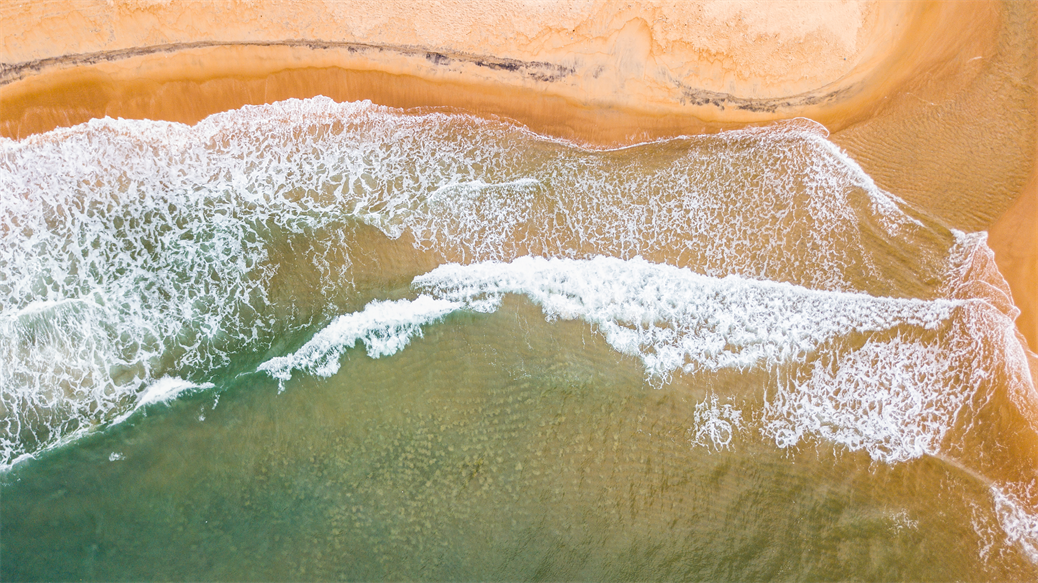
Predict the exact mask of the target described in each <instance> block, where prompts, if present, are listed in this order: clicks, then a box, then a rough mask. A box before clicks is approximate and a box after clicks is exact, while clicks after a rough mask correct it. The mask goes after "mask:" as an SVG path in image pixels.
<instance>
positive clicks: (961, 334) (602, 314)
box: [260, 257, 1038, 558]
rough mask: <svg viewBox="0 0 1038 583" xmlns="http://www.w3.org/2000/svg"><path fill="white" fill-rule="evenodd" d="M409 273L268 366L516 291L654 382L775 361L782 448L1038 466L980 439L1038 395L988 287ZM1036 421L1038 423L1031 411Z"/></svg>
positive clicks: (711, 437) (636, 272) (475, 268)
mask: <svg viewBox="0 0 1038 583" xmlns="http://www.w3.org/2000/svg"><path fill="white" fill-rule="evenodd" d="M412 288H413V289H414V290H415V291H416V292H419V294H420V295H418V297H417V299H415V300H413V301H408V300H399V301H397V302H394V303H392V304H388V303H381V302H373V303H372V304H369V306H368V307H367V308H366V309H365V310H364V311H362V312H358V313H355V314H349V315H346V316H342V317H340V318H339V319H337V320H336V321H335V323H333V325H332V326H329V327H328V328H325V329H324V330H322V331H321V332H319V333H318V334H317V335H316V336H315V337H314V340H312V341H311V342H309V343H307V344H306V345H305V346H304V347H303V349H301V350H300V351H299V352H297V353H295V354H290V355H287V356H284V357H278V358H276V359H272V360H270V361H268V362H267V363H264V364H263V365H261V366H260V370H264V371H267V372H268V373H270V374H271V376H273V377H275V378H277V379H279V380H280V381H281V382H282V383H283V382H284V381H287V380H290V379H291V378H292V373H293V371H307V372H309V373H311V374H317V375H320V376H331V375H332V374H335V372H337V371H338V363H337V360H338V359H339V358H340V357H341V356H342V355H343V354H344V352H345V351H346V350H347V349H349V348H352V347H353V346H354V345H355V344H356V343H357V342H359V341H362V342H364V343H365V344H366V345H367V346H368V354H369V356H372V357H375V358H378V357H381V356H389V355H392V354H395V353H396V352H397V351H399V350H402V349H403V348H404V347H406V346H407V344H408V343H409V342H410V339H411V338H412V337H415V336H420V335H421V327H422V326H425V325H429V324H432V323H435V322H437V321H440V320H442V319H443V317H444V316H445V315H447V314H449V313H451V312H454V311H459V310H468V311H472V312H481V313H486V312H492V311H495V310H497V309H498V308H499V307H500V306H501V305H502V300H503V298H504V296H505V295H507V294H516V295H523V296H525V297H527V298H528V299H530V300H531V301H532V302H534V303H535V304H536V305H538V306H540V308H541V310H542V311H543V312H544V314H545V317H546V318H547V319H548V320H549V321H551V320H555V319H563V320H572V319H580V320H582V321H584V322H587V323H589V324H591V325H592V326H593V327H594V329H595V330H596V331H597V332H598V333H600V334H601V335H602V336H603V337H604V338H605V340H606V342H607V343H608V344H609V345H610V346H612V347H613V348H614V349H615V350H616V351H617V352H619V353H621V354H625V355H629V356H634V357H637V358H638V359H640V360H641V362H642V364H643V365H644V368H645V371H646V376H647V380H648V381H649V382H651V383H653V384H655V385H656V386H660V385H661V384H662V383H664V382H667V380H668V379H669V378H670V375H671V374H672V373H675V372H680V373H682V374H701V373H710V372H716V371H718V370H722V369H736V370H753V369H757V370H765V371H768V372H770V373H771V377H772V381H771V384H770V386H768V387H766V388H765V394H764V395H763V401H764V404H763V407H762V409H761V411H760V412H759V414H758V415H757V419H758V423H759V432H760V434H761V435H762V436H763V437H764V438H765V439H767V440H770V441H772V442H774V443H775V445H776V446H778V447H779V448H796V447H799V446H800V445H801V444H804V443H805V442H807V441H809V440H821V441H824V442H828V443H833V444H837V445H839V446H841V447H843V448H845V449H846V450H848V451H864V452H866V453H868V455H869V456H870V457H871V458H872V459H873V460H875V461H877V462H883V463H887V464H896V463H901V462H906V461H909V460H912V459H916V458H920V457H922V456H927V455H928V456H933V457H937V458H939V459H940V458H943V457H946V456H949V455H950V456H952V457H953V458H954V459H958V460H960V461H961V462H962V463H963V464H964V465H965V466H966V467H968V468H970V469H971V471H974V472H978V473H979V474H980V475H1007V474H1008V475H1013V476H1015V478H1016V479H1017V480H1018V481H1017V482H1016V483H1027V482H1028V480H1031V479H1035V478H1036V476H1035V473H1034V468H1033V467H1020V466H1016V467H1006V466H1005V465H1004V464H1002V463H1000V462H999V463H992V462H991V461H989V460H986V459H985V454H984V453H983V451H976V450H975V449H974V448H973V447H971V444H972V441H971V440H973V439H975V436H974V435H969V434H978V433H979V434H992V433H994V437H991V435H986V436H984V437H982V438H981V439H984V440H986V439H994V440H996V441H1002V440H1003V439H1005V438H1004V437H1003V436H1002V435H1001V434H999V433H998V432H999V431H1000V429H999V428H998V427H997V426H992V424H986V423H985V422H984V421H983V420H981V417H982V409H983V408H984V407H986V406H988V405H989V404H990V403H991V402H993V401H994V402H997V403H1000V404H999V405H997V406H998V407H1000V408H1002V409H1005V408H1006V407H1016V408H1018V409H1023V410H1025V411H1026V410H1027V409H1029V407H1028V403H1027V402H1023V403H1021V402H1020V399H1021V396H1022V395H1023V396H1024V397H1023V398H1025V399H1031V400H1033V395H1034V387H1033V385H1032V384H1031V379H1030V376H1029V371H1028V370H1027V369H1026V362H1024V361H1023V360H1022V359H1020V358H1015V357H1014V354H1013V352H1014V351H1015V350H1018V349H1019V345H1018V343H1017V342H1016V340H1015V338H1014V337H1013V335H1012V333H1011V331H1012V330H1013V321H1012V320H1011V319H1010V318H1009V317H1008V316H1007V315H1006V314H1004V313H1003V312H1002V311H1000V310H998V309H996V308H995V307H994V306H992V305H991V304H989V303H988V302H986V301H983V300H976V299H970V300H918V299H898V298H876V297H872V296H868V295H865V294H856V293H847V292H833V291H819V290H810V289H806V288H803V287H799V286H793V285H791V284H784V283H774V282H760V281H755V280H749V279H746V278H742V277H739V276H728V277H726V278H723V279H717V278H711V277H707V276H703V275H699V274H696V273H693V272H692V271H691V270H689V269H687V268H677V267H674V266H670V265H660V264H653V263H649V262H647V261H645V260H643V259H641V258H634V259H631V260H626V261H625V260H621V259H617V258H611V257H598V258H594V259H590V260H573V259H563V258H555V259H546V258H541V257H522V258H519V259H516V260H515V261H512V262H510V263H502V262H484V263H477V264H472V265H458V264H448V265H442V266H440V267H438V268H436V269H434V270H433V271H431V272H429V273H427V274H424V275H421V276H418V277H416V278H415V279H414V281H413V282H412ZM387 308H390V309H387ZM1017 356H1018V355H1017ZM332 361H335V362H334V364H332ZM1007 368H1008V375H1006V373H1007V370H1006V369H1007ZM1031 404H1032V405H1033V403H1031ZM693 419H694V421H693V423H692V426H691V427H690V429H689V437H690V442H691V443H692V444H693V445H699V446H704V447H709V448H713V449H725V448H728V447H730V445H731V441H732V438H733V435H734V433H735V432H736V431H740V430H742V429H743V428H744V426H743V411H740V410H738V409H735V408H733V406H732V405H731V404H730V403H729V404H724V405H719V404H718V403H717V398H716V396H714V397H713V399H712V400H708V401H703V402H702V403H700V404H699V405H697V406H696V408H695V411H694V412H693ZM995 425H997V424H995ZM1016 431H1019V429H1017V430H1016ZM1026 431H1028V432H1029V433H1030V434H1031V437H1032V438H1034V437H1035V436H1036V435H1038V427H1035V426H1034V424H1033V419H1032V420H1031V423H1030V425H1029V426H1028V427H1027V428H1026ZM1031 499H1032V500H1033V497H1032V498H1031ZM994 501H995V506H996V511H997V514H998V516H999V517H1000V518H999V521H1000V523H1001V524H1002V525H1003V529H1004V530H1005V532H1006V536H1007V537H1008V539H1009V540H1010V541H1011V542H1015V543H1018V544H1019V545H1020V546H1021V548H1023V549H1024V551H1025V554H1027V555H1028V556H1030V557H1032V558H1035V554H1034V549H1035V548H1038V546H1036V545H1038V536H1036V535H1035V532H1034V525H1035V524H1036V522H1035V521H1036V520H1038V514H1031V513H1028V512H1027V511H1026V510H1024V508H1025V507H1026V504H1025V503H1023V502H1021V501H1020V500H1017V499H1016V498H1009V497H1007V495H1005V494H1004V493H1001V491H998V492H996V495H995V496H994Z"/></svg>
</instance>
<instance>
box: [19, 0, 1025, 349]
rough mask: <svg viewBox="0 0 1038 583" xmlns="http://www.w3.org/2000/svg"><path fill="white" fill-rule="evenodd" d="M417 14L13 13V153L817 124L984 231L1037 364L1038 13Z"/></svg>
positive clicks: (986, 9) (676, 7) (374, 10)
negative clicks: (507, 126) (240, 131)
mask: <svg viewBox="0 0 1038 583" xmlns="http://www.w3.org/2000/svg"><path fill="white" fill-rule="evenodd" d="M415 10H416V9H413V8H412V7H411V6H410V5H409V4H407V3H403V2H359V1H357V2H329V3H323V2H316V1H309V2H283V3H278V4H276V5H274V6H273V7H272V6H270V5H268V4H266V3H263V4H260V3H253V2H238V3H231V2H226V3H216V4H210V3H204V2H199V3H168V2H146V1H141V2H113V3H106V2H91V1H67V0H65V1H55V2H36V3H18V2H5V3H3V4H2V5H0V21H2V22H4V25H3V28H4V34H3V48H2V57H0V60H2V65H0V105H2V107H0V135H4V136H7V137H13V138H21V137H25V136H26V135H30V134H33V133H39V132H43V131H48V130H50V129H53V128H54V127H60V126H70V125H74V124H77V123H81V122H83V121H87V120H88V119H91V118H93V117H102V116H104V115H109V116H112V117H126V118H150V119H165V120H171V121H180V122H184V123H194V122H197V121H198V120H200V119H202V118H204V117H205V116H207V115H210V114H212V113H215V112H218V111H224V110H228V109H233V108H237V107H241V106H242V105H245V104H250V103H251V104H258V103H270V102H273V101H278V100H282V99H287V98H290V97H300V98H302V97H311V96H314V95H319V94H321V95H327V96H329V97H332V98H333V99H336V100H356V99H370V100H372V101H374V102H376V103H380V104H384V105H389V106H394V107H401V108H428V107H445V108H459V109H462V110H465V111H468V112H474V113H477V114H481V115H487V116H501V117H505V118H509V119H513V120H515V121H517V122H519V123H522V124H525V125H527V126H529V127H530V128H531V129H533V130H535V131H538V132H542V133H546V134H550V135H556V136H559V137H563V138H567V139H571V140H575V141H579V142H584V143H591V144H598V145H616V144H624V143H632V142H635V141H639V140H645V139H651V138H655V137H661V136H668V135H676V134H691V133H704V132H713V131H718V130H721V129H726V128H733V127H739V126H743V125H746V124H755V123H766V122H769V121H773V120H777V119H784V118H790V117H797V116H804V117H810V118H812V119H815V120H817V121H820V122H822V123H823V124H825V125H826V126H827V127H828V128H829V129H830V131H832V132H833V134H832V137H831V139H832V140H833V141H834V142H835V143H837V144H838V145H840V146H841V147H843V148H845V149H846V150H847V151H848V152H849V153H850V154H851V155H852V156H853V157H854V158H855V160H857V161H858V162H859V163H860V164H861V165H862V166H863V168H864V169H865V171H866V172H867V173H868V174H869V175H870V176H872V177H873V178H874V179H875V180H876V182H877V184H879V185H880V186H881V187H883V188H885V189H887V190H889V191H891V192H893V193H895V194H897V195H898V196H901V197H902V198H905V199H906V200H908V201H910V202H912V203H913V204H915V205H917V206H919V207H921V208H923V209H926V210H927V211H929V212H931V213H933V214H934V215H936V216H937V217H939V218H941V219H942V220H944V221H945V222H947V223H948V224H950V225H952V226H955V227H957V228H960V229H964V230H982V229H988V230H989V231H990V234H991V237H990V241H991V246H992V248H993V249H994V250H995V251H996V260H997V261H998V265H999V268H1000V270H1001V272H1002V273H1003V275H1004V276H1005V278H1006V279H1007V281H1008V282H1009V284H1010V286H1011V288H1012V290H1013V294H1014V298H1015V301H1016V303H1017V305H1018V306H1019V307H1020V308H1021V312H1022V315H1021V317H1020V319H1019V320H1018V325H1019V327H1020V330H1021V332H1022V333H1023V334H1024V336H1025V337H1027V339H1028V341H1029V342H1030V344H1031V348H1032V349H1033V348H1034V347H1036V346H1038V309H1036V301H1038V297H1036V296H1038V294H1036V292H1035V281H1036V278H1035V272H1036V271H1038V268H1036V264H1038V241H1036V235H1035V232H1036V231H1038V217H1036V214H1035V213H1036V211H1035V203H1034V198H1035V188H1034V184H1035V182H1034V180H1035V179H1034V170H1033V169H1034V168H1035V160H1036V153H1035V149H1036V145H1035V144H1036V141H1035V140H1036V138H1035V136H1036V135H1038V122H1036V115H1038V101H1036V95H1038V90H1036V87H1038V81H1036V78H1038V74H1036V68H1038V64H1036V63H1038V59H1035V55H1034V47H1035V42H1036V39H1038V24H1036V23H1038V16H1036V15H1038V8H1036V7H1035V5H1034V4H1032V3H1027V2H1012V1H1008V2H1004V3H997V2H862V3H850V4H845V3H838V2H832V3H816V2H788V3H774V2H764V3H757V2H750V1H744V2H702V3H697V4H696V5H693V6H685V5H683V4H671V3H664V2H652V3H648V2H646V3H639V2H633V3H616V2H594V3H591V4H590V5H577V4H576V3H573V4H564V5H553V6H551V7H548V6H547V5H540V4H537V3H530V5H527V4H524V3H516V2H495V3H492V4H491V5H487V4H486V3H482V4H480V5H479V8H478V9H477V8H476V7H473V6H472V5H468V4H466V3H457V2H445V3H443V4H441V5H439V6H435V7H425V8H420V9H417V12H416V11H415ZM359 14H363V15H364V17H363V18H359V17H358V16H357V15H359ZM1029 177H1030V185H1031V186H1030V188H1029V190H1028V189H1026V188H1025V186H1026V185H1027V184H1028V180H1029ZM1024 192H1029V193H1030V194H1029V195H1028V196H1022V194H1021V193H1024ZM1028 201H1030V202H1028Z"/></svg>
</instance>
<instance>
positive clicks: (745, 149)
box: [0, 98, 955, 464]
mask: <svg viewBox="0 0 1038 583" xmlns="http://www.w3.org/2000/svg"><path fill="white" fill-rule="evenodd" d="M358 222H359V223H365V224H368V225H371V226H374V227H376V228H378V229H379V230H381V231H382V232H383V233H384V234H385V235H387V236H388V237H391V238H398V237H401V236H403V235H404V234H405V233H408V234H409V235H410V236H411V237H412V238H413V240H414V242H415V245H416V246H417V247H418V248H419V249H422V250H425V251H428V252H430V253H431V254H433V255H434V256H435V257H438V258H440V259H441V260H443V259H450V260H461V261H466V262H468V261H485V260H503V261H507V260H511V259H513V258H515V257H517V256H521V255H524V254H529V253H534V254H540V255H546V256H559V257H570V258H590V257H593V256H597V255H600V254H606V255H613V256H617V257H621V258H628V259H630V258H634V257H636V256H638V255H642V256H645V257H648V258H651V259H652V260H653V261H658V262H670V263H677V264H680V265H683V266H689V267H692V268H693V269H695V270H696V271H698V272H701V273H704V274H708V275H713V276H717V277H721V276H725V275H730V274H739V275H742V276H744V277H748V278H756V279H771V280H778V281H787V282H792V283H796V284H799V285H804V286H807V287H811V288H815V289H820V290H843V291H865V292H869V293H873V294H883V295H902V296H913V295H915V296H920V297H924V298H932V297H934V296H935V294H937V293H939V292H938V291H937V286H934V285H932V284H931V283H928V282H931V281H939V280H942V278H944V274H945V273H946V272H948V271H949V269H951V267H950V266H949V257H950V256H949V249H951V247H952V246H953V245H954V243H955V241H954V237H953V235H952V234H951V232H950V231H948V230H947V229H944V228H943V227H940V226H939V225H935V224H932V223H931V222H926V221H922V220H920V219H917V218H914V217H913V216H912V215H911V213H910V212H909V210H908V209H907V208H906V207H905V205H903V203H901V202H900V201H899V200H897V199H896V197H893V196H892V195H890V194H888V193H885V192H883V191H881V190H880V189H878V188H876V186H875V185H874V184H873V183H872V181H871V180H870V179H869V178H868V176H867V175H865V173H864V172H862V171H861V169H860V168H858V167H857V165H856V164H854V163H853V161H851V160H850V159H849V158H848V157H847V156H846V155H845V154H844V153H842V152H841V151H840V150H839V148H837V147H836V146H834V145H833V144H832V143H830V142H828V141H827V140H826V139H825V136H824V132H822V131H820V130H819V128H818V127H817V124H812V123H810V122H806V121H799V122H790V123H784V124H778V125H776V126H774V127H772V128H755V129H750V130H745V131H736V132H727V133H724V134H721V135H718V136H701V137H694V138H679V139H675V140H668V141H661V142H655V143H649V144H642V145H637V146H632V147H628V148H624V149H621V150H612V151H594V150H588V149H584V148H580V147H576V146H573V145H570V144H565V143H562V142H559V141H556V140H550V139H546V138H542V137H540V136H536V135H534V134H532V133H530V132H529V131H526V130H523V129H520V128H516V127H513V126H509V125H507V124H503V123H498V122H490V121H485V120H478V119H476V118H473V117H469V116H462V115H445V114H430V115H421V116H412V115H403V114H401V113H399V112H397V111H395V110H391V109H387V108H383V107H379V106H375V105H372V104H370V103H367V102H361V103H348V104H339V103H334V102H332V101H331V100H329V99H325V98H315V99H310V100H304V101H299V100H289V101H286V102H282V103H276V104H271V105H265V106H256V107H252V106H250V107H245V108H242V109H240V110H237V111H232V112H226V113H221V114H217V115H214V116H211V117H210V118H207V119H206V120H204V121H202V122H200V123H199V124H197V125H196V126H193V127H189V126H185V125H182V124H176V123H168V122H156V121H134V120H112V119H104V120H93V121H91V122H88V123H87V124H83V125H81V126H77V127H74V128H63V129H58V130H55V131H53V132H49V133H47V134H43V135H37V136H32V137H30V138H27V139H25V140H21V141H13V140H2V141H0V267H2V269H0V354H2V355H3V357H4V359H5V360H4V366H3V367H2V368H0V404H2V407H3V413H4V416H3V418H2V419H0V464H3V463H6V462H7V461H9V460H12V459H14V458H16V457H18V456H20V455H22V454H25V453H31V452H34V451H38V450H40V449H41V448H45V447H47V446H48V444H52V443H55V442H57V441H59V440H61V439H63V436H68V435H71V434H75V433H76V432H77V431H78V430H79V429H80V428H89V427H92V426H96V425H98V424H103V423H104V422H105V421H107V420H110V419H112V418H114V417H117V416H119V415H121V414H123V413H125V412H126V411H127V410H129V409H130V408H132V407H133V405H134V403H136V402H137V395H138V394H139V393H140V392H141V391H143V390H145V388H146V387H147V386H149V385H150V384H151V383H154V382H155V381H156V380H158V379H161V378H162V377H164V376H167V375H168V376H179V377H191V376H192V375H193V374H197V373H199V372H205V373H210V372H212V371H215V370H219V369H220V368H221V367H225V366H227V365H228V364H229V363H230V359H231V358H232V356H233V355H235V354H240V353H245V352H251V351H257V350H264V349H266V348H267V347H269V346H270V345H271V343H272V342H273V339H275V338H277V337H280V336H283V335H285V334H290V333H294V332H298V331H300V330H302V329H303V328H304V327H305V326H307V325H309V324H310V323H312V322H314V321H327V320H328V319H329V318H331V317H332V316H333V315H334V314H335V313H337V312H338V310H337V309H336V308H335V305H336V304H335V302H336V301H338V302H339V303H340V304H341V303H342V302H343V301H344V300H343V298H344V297H348V296H349V294H350V291H351V289H352V281H353V279H354V273H353V254H354V253H355V252H356V250H355V249H351V248H350V244H351V243H350V239H349V238H348V237H347V233H348V232H349V225H351V224H355V223H358ZM286 245H287V246H291V248H292V250H293V253H292V254H291V255H287V256H286V255H278V252H277V250H278V247H279V246H286ZM899 248H911V249H912V253H909V254H896V255H897V256H896V257H895V258H894V259H893V260H892V259H891V257H888V252H887V251H886V250H887V249H899ZM286 257H290V258H291V260H286V259H285V258H286ZM888 265H895V267H894V268H893V271H891V269H888V268H887V267H885V266H888ZM304 268H305V269H312V270H313V271H314V272H315V273H316V274H317V277H315V278H313V279H314V280H316V282H317V283H315V284H314V285H313V289H310V290H306V293H307V294H309V295H308V296H306V297H302V296H301V295H300V290H298V289H288V287H286V286H285V285H284V283H283V282H284V281H285V280H292V279H293V277H294V274H295V273H296V272H297V271H298V270H302V269H304ZM906 282H908V283H906ZM559 301H562V300H561V299H560V300H559ZM563 303H564V302H563ZM725 318H727V316H725V315H721V316H718V321H717V322H715V323H709V322H708V323H707V324H709V325H710V326H715V327H716V326H723V325H724V323H725ZM607 321H609V319H608V318H606V319H604V320H603V323H602V324H601V325H602V326H603V330H604V331H606V332H607V335H608V337H609V338H610V339H611V342H613V343H615V345H617V346H621V345H623V346H627V347H626V348H625V349H624V350H627V352H628V353H633V352H634V351H639V350H642V348H641V347H640V345H637V343H638V342H640V340H638V338H637V336H638V335H637V334H636V333H634V332H632V330H633V329H632V328H631V327H630V326H625V325H612V324H608V323H607ZM654 329H655V328H654ZM717 330H720V328H717ZM769 330H770V332H774V333H778V334H781V333H782V331H781V330H780V329H779V328H774V329H769ZM675 333H676V332H675V331H669V332H668V331H667V330H666V329H665V328H658V330H657V331H656V332H654V334H657V335H661V336H660V338H662V337H663V336H666V335H667V334H675ZM632 334H634V335H633V336H632ZM713 337H714V336H711V338H713ZM724 342H725V343H727V342H728V339H726V340H725V341H724ZM739 342H740V341H738V340H736V344H739ZM632 343H634V344H632ZM657 344H659V350H656V349H653V350H648V351H647V352H646V355H645V356H644V357H643V358H644V359H645V360H646V362H647V366H649V368H650V369H651V370H653V371H657V372H660V373H665V371H667V370H671V369H673V368H674V366H684V365H686V364H688V365H690V366H705V367H708V368H709V367H710V366H740V364H739V363H743V364H742V365H741V366H748V365H750V364H752V363H755V362H757V361H758V359H760V358H763V359H765V360H767V359H770V358H778V357H780V356H781V354H778V353H775V351H779V352H781V351H783V350H791V351H794V352H795V351H797V350H799V348H798V346H799V345H796V344H793V345H789V344H786V343H784V341H775V342H767V341H764V342H759V343H749V344H746V345H744V346H742V347H741V348H739V349H738V350H733V351H725V350H719V349H716V348H714V349H711V350H715V352H717V354H716V355H714V356H711V355H710V354H709V353H708V351H704V350H700V349H698V348H697V349H686V348H683V347H681V346H677V345H675V346H673V347H672V346H670V345H667V344H666V343H665V342H663V343H657ZM689 350H691V352H695V353H696V354H697V356H696V357H695V358H692V359H691V360H688V362H685V361H684V360H683V359H685V358H686V357H685V356H683V355H684V354H685V353H686V352H689ZM696 351H699V352H696ZM726 359H727V360H726ZM695 363H699V364H695Z"/></svg>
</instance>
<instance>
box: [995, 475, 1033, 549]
mask: <svg viewBox="0 0 1038 583" xmlns="http://www.w3.org/2000/svg"><path fill="white" fill-rule="evenodd" d="M1031 489H1032V490H1033V489H1034V485H1033V484H1032V486H1031ZM1030 494H1031V496H1030V499H1031V500H1034V499H1035V496H1034V492H1031V493H1030ZM991 497H992V498H993V500H994V503H995V514H996V515H997V516H998V522H999V525H1000V526H1001V527H1002V530H1003V531H1004V532H1005V535H1006V539H1007V540H1008V541H1009V542H1010V543H1013V544H1016V545H1017V546H1019V547H1020V549H1021V550H1022V551H1023V552H1024V554H1025V555H1026V556H1027V558H1028V559H1030V560H1031V562H1032V563H1035V564H1038V511H1036V510H1035V509H1033V508H1032V509H1031V510H1030V512H1028V511H1027V510H1026V507H1027V504H1026V503H1024V502H1023V501H1022V500H1021V499H1020V497H1018V496H1016V495H1014V494H1012V493H1011V488H1010V487H1006V486H1004V485H1003V486H1002V487H999V486H996V485H992V486H991Z"/></svg>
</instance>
